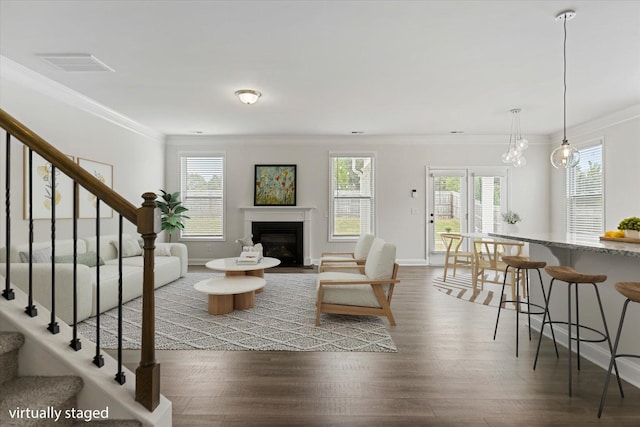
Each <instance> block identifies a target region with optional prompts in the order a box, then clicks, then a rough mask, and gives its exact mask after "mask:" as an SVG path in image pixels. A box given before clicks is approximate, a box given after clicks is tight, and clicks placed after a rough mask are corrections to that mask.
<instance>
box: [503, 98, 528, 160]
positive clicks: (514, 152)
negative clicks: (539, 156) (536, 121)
mask: <svg viewBox="0 0 640 427" xmlns="http://www.w3.org/2000/svg"><path fill="white" fill-rule="evenodd" d="M521 111H522V109H520V108H514V109H512V110H511V113H512V116H511V135H509V145H508V146H507V151H505V152H504V154H503V155H502V162H503V163H511V164H512V165H513V166H514V167H516V168H519V167H522V166H524V165H526V164H527V159H525V158H524V156H523V155H522V152H523V151H524V150H526V149H527V147H528V146H529V141H527V140H526V139H524V138H522V132H521V131H520V112H521Z"/></svg>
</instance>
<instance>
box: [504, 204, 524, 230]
mask: <svg viewBox="0 0 640 427" xmlns="http://www.w3.org/2000/svg"><path fill="white" fill-rule="evenodd" d="M502 221H504V223H505V226H504V231H505V232H506V233H508V234H512V233H517V232H518V226H517V225H516V224H517V223H518V222H520V221H522V218H520V215H518V214H517V213H516V212H514V211H512V210H511V209H509V210H508V211H506V212H504V213H503V214H502Z"/></svg>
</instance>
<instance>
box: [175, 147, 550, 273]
mask: <svg viewBox="0 0 640 427" xmlns="http://www.w3.org/2000/svg"><path fill="white" fill-rule="evenodd" d="M527 137H528V139H529V140H530V142H531V145H530V147H529V149H528V150H527V151H526V157H527V161H528V164H527V166H525V167H524V168H520V169H515V168H514V169H513V170H512V174H511V177H512V194H511V197H512V202H511V206H512V208H513V209H514V210H516V211H518V212H521V213H522V214H523V216H524V217H525V219H524V221H523V222H522V223H521V224H519V227H520V229H521V230H522V231H547V230H548V229H549V219H550V218H549V205H548V189H549V181H548V177H549V168H550V165H549V161H548V154H547V153H548V140H547V139H546V138H545V137H535V136H527ZM508 139H509V137H508V135H502V136H466V135H461V136H449V135H447V136H440V137H435V136H425V137H397V136H396V137H393V136H389V137H382V136H376V137H373V136H372V137H368V136H363V135H357V136H351V137H335V136H327V137H293V136H286V137H251V136H248V137H214V136H170V137H168V138H167V145H166V158H167V165H166V178H167V183H168V184H167V189H168V190H170V191H178V190H179V186H180V179H179V157H180V154H181V153H201V154H202V153H224V154H225V158H226V216H227V218H226V240H225V241H221V242H220V241H219V242H212V241H185V242H184V243H186V244H187V245H188V246H189V257H190V259H191V262H202V261H204V260H208V259H212V258H218V257H226V256H233V255H237V252H238V249H239V247H238V245H237V244H236V243H235V240H236V239H237V238H239V237H242V236H243V230H244V228H243V227H244V226H243V217H242V213H241V212H240V210H239V209H238V208H239V207H240V206H251V205H252V204H253V179H254V176H253V175H254V165H255V164H260V163H283V164H297V166H298V170H297V173H298V182H297V204H298V205H301V206H302V205H305V206H309V205H310V206H315V207H316V208H317V209H315V210H314V212H313V214H312V215H313V217H312V223H313V224H312V231H311V239H312V243H311V245H312V247H311V257H312V258H313V259H317V258H319V256H320V253H321V252H323V251H336V250H345V249H351V248H352V247H353V244H352V243H351V244H341V243H329V242H328V214H329V153H330V152H332V151H336V152H351V153H353V152H374V153H375V156H376V173H375V179H376V182H375V185H376V199H377V221H376V223H377V224H376V225H377V227H376V228H377V229H376V234H377V235H378V236H380V237H382V238H383V239H385V240H387V241H389V242H394V243H396V245H397V257H398V259H399V261H401V262H405V263H407V262H410V263H417V262H424V261H425V259H426V250H425V233H426V227H425V224H426V217H425V204H426V194H425V193H426V167H427V166H431V167H446V166H449V167H451V166H465V167H466V166H493V167H495V166H498V167H504V165H503V163H502V162H501V161H500V156H501V154H502V153H503V152H504V150H505V149H506V146H507V142H508ZM412 189H417V190H418V198H415V199H413V198H411V190H412ZM412 208H418V215H412V214H411V209H412Z"/></svg>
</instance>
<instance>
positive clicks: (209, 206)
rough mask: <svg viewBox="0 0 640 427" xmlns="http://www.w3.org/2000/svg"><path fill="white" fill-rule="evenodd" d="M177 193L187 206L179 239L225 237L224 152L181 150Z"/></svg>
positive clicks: (215, 238) (222, 239) (219, 238)
mask: <svg viewBox="0 0 640 427" xmlns="http://www.w3.org/2000/svg"><path fill="white" fill-rule="evenodd" d="M179 165H180V166H179V168H180V169H179V172H180V196H181V200H182V203H183V204H184V206H185V207H187V208H188V209H189V211H187V212H186V215H188V216H189V217H190V219H188V220H187V221H186V226H185V229H184V230H182V231H181V233H180V239H181V240H219V241H224V240H226V238H225V236H226V171H225V169H226V167H225V166H226V162H225V154H224V153H220V152H214V153H189V152H184V153H183V152H181V153H180V156H179Z"/></svg>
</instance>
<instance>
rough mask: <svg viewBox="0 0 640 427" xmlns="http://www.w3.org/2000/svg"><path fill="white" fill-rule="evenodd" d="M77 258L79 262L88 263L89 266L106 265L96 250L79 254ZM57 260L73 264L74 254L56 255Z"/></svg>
mask: <svg viewBox="0 0 640 427" xmlns="http://www.w3.org/2000/svg"><path fill="white" fill-rule="evenodd" d="M76 260H77V262H78V264H82V265H86V266H87V267H95V266H96V265H104V261H103V260H102V258H98V254H97V253H95V252H94V251H89V252H85V253H83V254H78V257H77V258H76ZM55 262H57V263H67V264H73V255H56V257H55Z"/></svg>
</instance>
